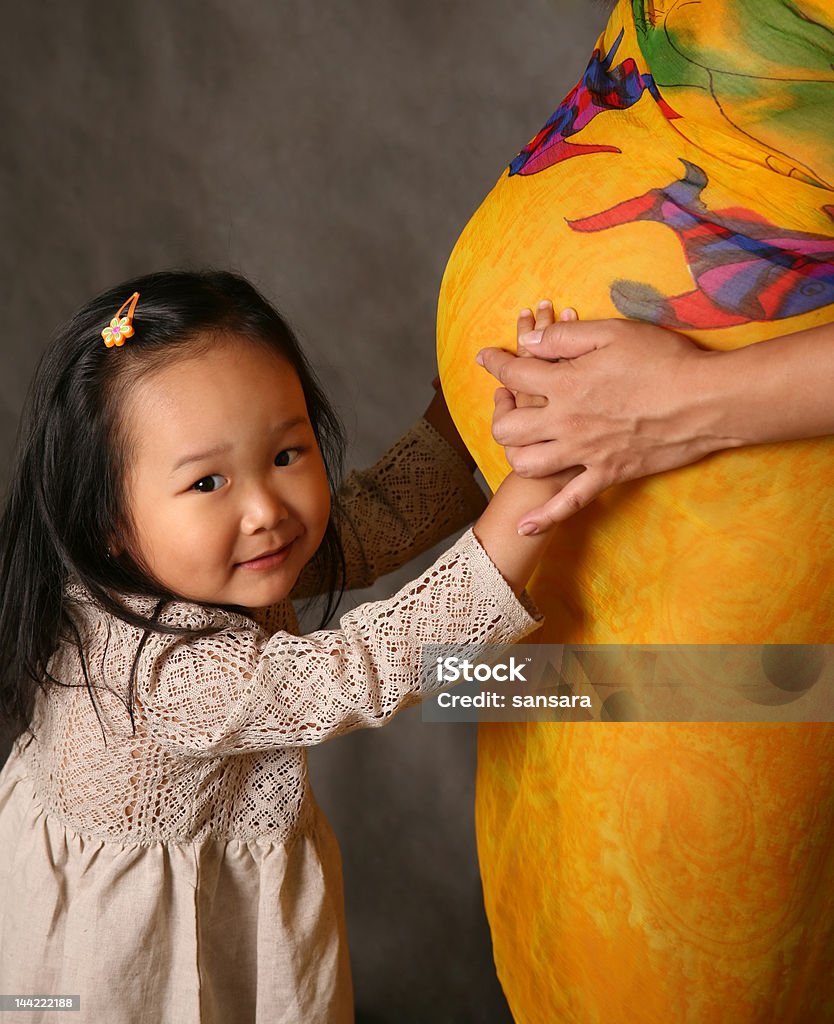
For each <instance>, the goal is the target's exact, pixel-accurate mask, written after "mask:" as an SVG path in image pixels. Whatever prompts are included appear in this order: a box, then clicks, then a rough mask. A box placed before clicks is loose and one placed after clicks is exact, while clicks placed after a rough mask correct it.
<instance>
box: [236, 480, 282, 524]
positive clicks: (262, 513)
mask: <svg viewBox="0 0 834 1024" xmlns="http://www.w3.org/2000/svg"><path fill="white" fill-rule="evenodd" d="M289 514H290V513H289V509H288V508H287V505H286V503H285V502H284V500H283V499H282V497H281V495H280V494H279V493H278V492H277V491H275V490H270V489H269V488H268V487H253V488H252V489H251V490H250V491H249V493H248V495H247V499H246V503H245V505H244V509H243V514H242V516H241V530H242V532H243V533H255V532H256V531H258V530H271V529H273V528H274V527H276V526H277V525H278V524H279V523H280V522H282V520H284V519H287V518H288V517H289Z"/></svg>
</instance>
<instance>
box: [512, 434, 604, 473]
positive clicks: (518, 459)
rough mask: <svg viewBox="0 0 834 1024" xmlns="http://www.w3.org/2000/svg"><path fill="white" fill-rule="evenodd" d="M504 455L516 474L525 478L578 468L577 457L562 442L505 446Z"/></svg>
mask: <svg viewBox="0 0 834 1024" xmlns="http://www.w3.org/2000/svg"><path fill="white" fill-rule="evenodd" d="M504 454H505V455H506V456H507V462H509V464H510V465H511V466H512V468H513V469H514V470H515V471H516V473H518V475H519V476H523V477H543V476H553V474H554V473H561V472H562V471H563V470H565V469H570V468H571V467H573V466H576V455H575V454H572V453H570V452H568V451H567V450H566V448H565V445H564V444H562V443H561V442H560V441H540V442H539V443H538V444H532V445H522V446H520V447H516V446H514V445H505V446H504ZM582 468H584V467H582Z"/></svg>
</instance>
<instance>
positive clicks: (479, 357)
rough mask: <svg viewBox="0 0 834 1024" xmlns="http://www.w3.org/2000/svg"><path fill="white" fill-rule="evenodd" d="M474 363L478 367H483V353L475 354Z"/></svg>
mask: <svg viewBox="0 0 834 1024" xmlns="http://www.w3.org/2000/svg"><path fill="white" fill-rule="evenodd" d="M475 362H476V363H477V364H478V366H483V365H484V356H483V352H479V353H478V354H477V355H476V356H475Z"/></svg>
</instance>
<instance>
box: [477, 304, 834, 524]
mask: <svg viewBox="0 0 834 1024" xmlns="http://www.w3.org/2000/svg"><path fill="white" fill-rule="evenodd" d="M528 326H529V327H530V328H532V326H533V325H532V323H530V324H529V325H528ZM522 341H523V343H524V345H525V347H526V350H527V353H528V354H535V355H536V356H539V357H541V358H540V359H519V358H517V357H516V356H514V355H512V354H511V353H509V352H505V351H502V350H501V349H494V348H491V349H485V350H483V351H482V352H481V353H480V354H479V361H480V362H481V363H482V365H484V366H485V367H486V369H487V370H489V372H490V373H492V374H493V375H494V376H496V377H497V378H498V379H499V380H500V381H501V382H502V383H503V384H504V386H505V388H507V389H510V390H502V391H499V392H498V395H497V400H496V410H495V416H494V419H493V432H494V436H495V439H496V440H497V441H498V442H499V443H501V444H504V445H506V446H507V458H508V460H509V462H510V465H511V466H513V468H514V469H515V470H516V471H518V472H520V473H523V474H525V475H530V476H539V475H542V474H551V473H554V472H558V471H560V470H563V469H565V468H566V467H567V466H574V467H578V468H577V470H576V474H577V475H576V479H575V480H574V481H573V482H572V483H571V484H570V485H568V486H566V487H565V489H564V490H563V491H562V492H561V493H560V494H558V495H557V496H555V497H554V498H553V499H551V500H550V501H548V502H544V503H540V504H539V505H538V506H537V507H534V506H530V509H528V510H527V513H528V514H525V515H523V516H521V517H520V519H519V525H521V524H522V523H524V522H529V523H531V524H533V525H535V526H538V527H542V528H546V527H547V526H548V525H551V524H552V523H556V522H560V521H562V520H564V519H567V518H568V517H569V516H570V515H572V514H573V513H574V512H576V511H578V510H579V509H580V508H583V507H585V506H586V505H587V504H588V503H589V502H590V501H592V500H593V499H594V498H595V497H596V496H597V495H598V494H599V493H600V492H601V491H603V490H604V489H605V488H607V487H610V486H611V485H613V484H618V483H623V482H625V481H627V480H634V479H638V478H639V477H643V476H649V475H651V474H654V473H660V472H664V471H665V470H668V469H674V468H676V467H678V466H685V465H688V464H689V463H692V462H695V461H697V460H698V459H700V458H702V457H703V456H705V455H708V454H710V453H712V452H716V451H720V450H722V449H727V448H736V447H741V446H743V445H754V444H764V443H768V442H782V441H791V440H796V439H799V438H807V437H819V436H823V435H827V434H834V402H832V401H831V394H832V390H834V323H830V324H823V325H822V326H819V327H814V328H811V329H808V330H805V331H799V332H796V333H794V334H788V335H783V336H782V337H779V338H773V339H771V340H769V341H760V342H756V343H755V344H752V345H747V346H744V347H743V348H739V349H735V350H733V351H729V352H720V351H707V350H704V349H702V348H700V347H699V346H697V345H696V344H694V343H693V342H691V341H689V339H687V338H686V337H684V336H683V335H681V334H677V333H675V332H673V331H668V330H665V329H664V328H661V327H656V326H654V325H652V324H645V323H642V322H639V321H633V320H602V321H591V320H589V321H576V320H567V321H560V322H558V323H555V324H552V325H551V326H547V327H545V328H544V330H543V331H541V330H535V331H531V333H530V334H527V335H525V336H524V337H523V338H522ZM556 359H559V360H562V361H560V362H549V361H548V360H556ZM512 392H523V393H528V394H532V395H537V396H542V397H541V399H540V403H539V406H538V407H535V408H532V407H524V408H522V407H521V403H519V404H518V406H517V404H516V402H515V400H514V398H513V395H512ZM583 469H584V472H583Z"/></svg>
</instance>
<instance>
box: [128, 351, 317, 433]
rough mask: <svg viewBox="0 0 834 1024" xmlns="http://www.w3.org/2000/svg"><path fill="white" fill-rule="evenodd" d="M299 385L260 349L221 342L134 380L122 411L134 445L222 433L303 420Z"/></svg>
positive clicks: (274, 356) (284, 363) (291, 371)
mask: <svg viewBox="0 0 834 1024" xmlns="http://www.w3.org/2000/svg"><path fill="white" fill-rule="evenodd" d="M306 412H307V408H306V401H305V398H304V392H303V389H302V386H301V380H300V379H299V376H298V373H297V372H296V370H295V368H294V367H293V366H292V364H291V363H290V362H289V360H287V359H286V357H284V356H283V355H282V354H281V353H279V352H277V351H275V350H273V349H270V348H268V347H267V346H266V345H265V344H260V343H257V342H252V341H250V340H248V339H239V338H237V337H235V336H231V337H221V338H219V339H217V340H215V341H212V343H211V344H210V345H207V346H200V347H199V348H197V347H195V349H194V350H193V351H192V352H190V353H183V354H182V355H181V357H180V358H177V359H174V360H172V361H171V362H170V363H166V364H163V365H162V366H160V367H158V368H157V369H156V370H155V372H154V373H152V374H150V375H148V376H147V377H146V378H145V379H141V380H139V381H137V383H136V385H135V387H134V388H133V389H132V393H131V395H130V399H129V400H128V401H127V402H126V404H125V407H124V409H123V416H124V426H125V427H126V429H127V432H128V433H129V434H130V435H132V437H133V438H134V440H135V441H138V442H140V444H141V443H142V440H143V439H144V438H147V439H148V440H151V439H152V437H153V436H154V435H156V434H159V433H162V434H164V433H167V432H168V431H171V430H175V431H183V432H187V433H189V434H193V433H197V434H200V433H204V432H210V433H217V432H218V431H223V432H226V431H227V430H229V429H232V430H233V429H235V428H236V427H242V426H243V425H245V424H246V423H254V424H258V423H260V422H261V421H266V420H273V419H275V418H276V417H278V418H280V419H285V418H286V417H287V416H290V415H295V416H298V415H302V414H303V415H305V416H306Z"/></svg>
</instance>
